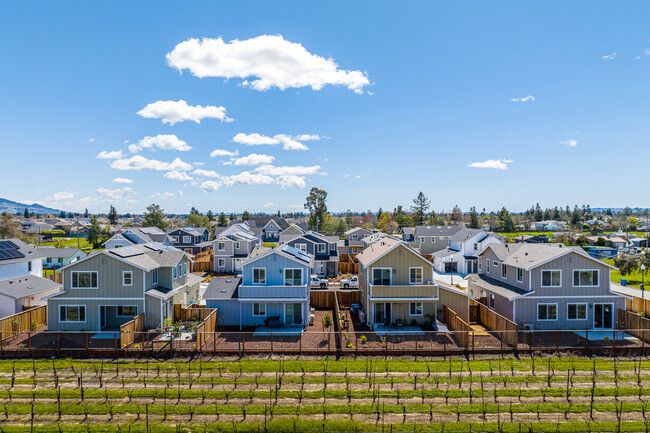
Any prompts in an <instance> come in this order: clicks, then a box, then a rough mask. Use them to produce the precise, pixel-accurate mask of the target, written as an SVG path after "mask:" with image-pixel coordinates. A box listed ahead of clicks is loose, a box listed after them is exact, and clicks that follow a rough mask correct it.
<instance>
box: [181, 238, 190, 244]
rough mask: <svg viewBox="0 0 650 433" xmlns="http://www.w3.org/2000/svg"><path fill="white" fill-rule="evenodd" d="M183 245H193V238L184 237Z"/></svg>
mask: <svg viewBox="0 0 650 433" xmlns="http://www.w3.org/2000/svg"><path fill="white" fill-rule="evenodd" d="M183 243H184V244H191V243H192V236H183Z"/></svg>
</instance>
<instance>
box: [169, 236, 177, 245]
mask: <svg viewBox="0 0 650 433" xmlns="http://www.w3.org/2000/svg"><path fill="white" fill-rule="evenodd" d="M170 237H171V238H172V242H173V243H175V244H177V243H178V236H170Z"/></svg>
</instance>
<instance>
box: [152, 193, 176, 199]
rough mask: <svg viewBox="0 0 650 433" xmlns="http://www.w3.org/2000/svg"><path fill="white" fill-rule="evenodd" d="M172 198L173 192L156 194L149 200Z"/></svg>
mask: <svg viewBox="0 0 650 433" xmlns="http://www.w3.org/2000/svg"><path fill="white" fill-rule="evenodd" d="M172 197H174V193H173V192H157V193H155V194H152V195H150V196H149V198H159V199H161V200H167V199H168V198H172Z"/></svg>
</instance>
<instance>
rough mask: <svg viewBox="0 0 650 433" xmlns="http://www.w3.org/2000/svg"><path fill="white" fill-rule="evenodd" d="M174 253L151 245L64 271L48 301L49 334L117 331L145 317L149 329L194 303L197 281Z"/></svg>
mask: <svg viewBox="0 0 650 433" xmlns="http://www.w3.org/2000/svg"><path fill="white" fill-rule="evenodd" d="M190 262H191V259H190V258H189V257H188V255H187V254H186V253H185V252H183V251H180V250H178V249H176V248H173V247H169V246H165V245H161V244H156V243H150V244H141V245H135V246H130V247H123V248H116V249H112V250H104V251H101V252H98V253H95V254H91V255H90V256H88V257H86V258H85V259H82V260H79V261H77V262H75V263H72V264H70V265H69V266H66V267H65V268H63V291H62V292H61V293H58V294H56V295H53V296H50V297H49V298H48V299H47V306H48V309H47V314H48V318H47V319H48V320H47V326H48V330H50V331H102V330H117V329H119V326H120V325H122V324H124V323H126V322H128V321H130V320H131V319H133V317H135V316H137V315H139V314H141V313H144V314H145V324H146V326H147V327H158V326H160V325H161V324H162V323H163V322H164V320H165V319H167V318H170V317H172V316H173V304H175V303H180V304H188V303H191V302H193V301H198V298H199V283H200V281H201V278H200V277H197V276H196V275H192V274H191V273H190Z"/></svg>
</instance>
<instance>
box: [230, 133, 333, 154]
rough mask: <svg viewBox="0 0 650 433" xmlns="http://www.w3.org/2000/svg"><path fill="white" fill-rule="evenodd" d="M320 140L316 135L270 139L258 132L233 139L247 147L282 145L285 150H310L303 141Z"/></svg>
mask: <svg viewBox="0 0 650 433" xmlns="http://www.w3.org/2000/svg"><path fill="white" fill-rule="evenodd" d="M320 138H321V137H320V136H318V135H314V134H302V135H297V136H291V135H287V134H277V135H274V136H273V137H270V136H268V135H262V134H258V133H257V132H254V133H252V134H244V133H242V132H240V133H239V134H237V135H235V136H234V137H233V139H232V141H234V142H235V143H239V144H245V145H246V146H261V145H272V146H275V145H278V144H282V148H283V149H284V150H309V147H307V146H306V145H305V144H304V143H302V141H314V140H320Z"/></svg>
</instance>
